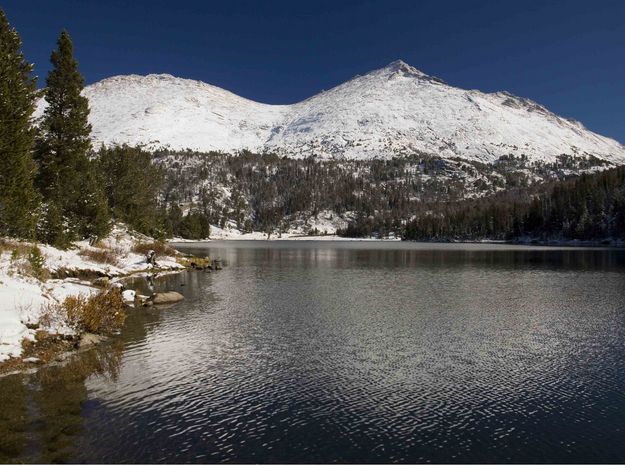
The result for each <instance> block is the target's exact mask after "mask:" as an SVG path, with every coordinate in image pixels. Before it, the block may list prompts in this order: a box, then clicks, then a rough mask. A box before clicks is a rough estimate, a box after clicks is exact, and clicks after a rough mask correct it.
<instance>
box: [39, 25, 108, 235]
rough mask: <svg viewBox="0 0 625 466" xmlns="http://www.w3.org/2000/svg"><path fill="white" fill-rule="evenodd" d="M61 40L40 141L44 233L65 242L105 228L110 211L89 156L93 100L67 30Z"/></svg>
mask: <svg viewBox="0 0 625 466" xmlns="http://www.w3.org/2000/svg"><path fill="white" fill-rule="evenodd" d="M57 45H58V48H57V49H56V50H55V51H54V52H52V57H51V59H50V60H51V62H52V66H53V68H52V70H51V71H50V73H49V74H48V77H47V80H46V84H47V87H46V90H45V98H46V101H47V103H48V106H47V107H46V109H45V112H44V116H43V119H42V121H41V126H40V128H41V137H40V139H39V140H38V144H37V151H36V155H37V160H38V161H39V176H38V179H37V181H38V184H39V187H40V189H41V191H42V193H43V195H44V199H45V200H46V205H45V215H44V222H43V228H42V237H43V238H42V239H44V240H45V241H48V242H50V243H53V244H56V245H59V246H65V245H67V244H68V243H69V242H70V241H73V240H75V239H79V238H85V237H88V236H91V237H97V236H101V235H103V234H105V233H106V232H107V231H108V224H109V215H108V207H107V205H106V198H105V196H104V193H103V191H102V189H101V188H100V187H99V186H98V183H97V177H96V176H95V169H94V163H93V162H92V161H91V160H90V158H89V154H90V152H91V142H90V140H89V135H90V134H91V125H89V123H88V117H89V103H88V101H87V98H85V97H83V96H81V95H80V93H81V91H82V89H83V87H84V79H83V77H82V75H81V74H80V72H79V71H78V63H77V62H76V59H75V58H74V50H73V45H72V41H71V39H70V37H69V34H68V33H67V32H66V31H63V32H62V33H61V35H60V37H59V40H58V42H57Z"/></svg>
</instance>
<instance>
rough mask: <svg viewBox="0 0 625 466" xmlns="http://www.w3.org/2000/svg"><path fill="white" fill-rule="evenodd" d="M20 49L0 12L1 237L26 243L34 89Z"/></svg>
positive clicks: (33, 200)
mask: <svg viewBox="0 0 625 466" xmlns="http://www.w3.org/2000/svg"><path fill="white" fill-rule="evenodd" d="M21 48H22V41H21V40H20V37H19V35H18V33H17V31H16V30H15V29H13V28H12V27H11V25H10V24H9V22H8V20H7V17H6V15H5V13H4V11H2V9H0V235H9V236H16V237H20V238H28V239H29V238H31V237H33V235H34V233H35V226H36V222H37V213H38V212H37V211H38V206H39V202H40V196H39V194H38V192H37V191H36V189H35V186H34V177H35V172H36V165H35V162H34V161H33V157H32V150H33V146H34V138H35V130H34V128H33V125H32V122H31V117H32V114H33V111H34V108H35V101H36V98H37V86H36V78H34V77H33V76H32V74H31V73H32V69H33V67H32V65H31V64H30V63H28V62H27V61H26V59H25V58H24V55H23V54H22V51H21Z"/></svg>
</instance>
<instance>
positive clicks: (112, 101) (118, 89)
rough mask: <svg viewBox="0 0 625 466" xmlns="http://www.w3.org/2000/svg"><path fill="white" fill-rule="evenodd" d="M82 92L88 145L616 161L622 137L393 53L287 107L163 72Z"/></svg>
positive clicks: (623, 153)
mask: <svg viewBox="0 0 625 466" xmlns="http://www.w3.org/2000/svg"><path fill="white" fill-rule="evenodd" d="M84 92H85V95H86V96H87V97H88V98H89V101H90V106H91V123H92V126H93V137H94V140H95V142H96V143H105V144H112V143H128V144H147V145H148V146H150V147H152V148H154V147H159V146H163V147H169V148H172V149H186V148H191V149H193V150H199V151H210V150H219V151H224V152H233V151H236V150H240V149H249V150H252V151H255V152H261V151H273V152H277V153H280V154H285V155H290V156H294V157H300V156H307V155H313V154H316V155H318V156H321V157H337V158H349V159H367V158H387V157H391V156H393V155H400V154H410V153H414V152H416V151H419V152H425V153H429V154H434V155H439V156H442V157H445V158H448V157H460V158H465V159H469V160H479V161H484V162H492V161H494V160H496V159H498V158H499V157H500V156H502V155H508V154H512V155H516V156H520V155H522V154H525V155H527V156H528V157H529V158H530V160H543V161H552V160H554V159H555V157H556V156H558V155H561V154H569V155H594V156H596V157H599V158H601V159H605V160H608V161H611V162H615V163H625V147H624V146H623V145H621V144H619V143H618V142H617V141H615V140H613V139H609V138H606V137H603V136H600V135H598V134H596V133H593V132H592V131H589V130H588V129H586V128H585V127H584V126H583V125H582V124H581V123H579V122H576V121H573V120H570V119H566V118H562V117H559V116H557V115H555V114H553V113H552V112H550V111H549V110H547V109H546V108H545V107H543V106H542V105H540V104H537V103H536V102H533V101H531V100H529V99H525V98H521V97H516V96H514V95H511V94H509V93H507V92H496V93H491V94H488V93H483V92H480V91H476V90H464V89H459V88H456V87H453V86H449V85H448V84H446V83H445V82H443V81H442V80H440V79H438V78H435V77H432V76H428V75H427V74H425V73H422V72H421V71H419V70H417V69H415V68H413V67H412V66H410V65H408V64H406V63H404V62H402V61H395V62H393V63H391V64H389V65H388V66H386V67H384V68H381V69H378V70H375V71H372V72H370V73H367V74H365V75H363V76H357V77H355V78H353V79H352V80H350V81H348V82H346V83H344V84H341V85H339V86H337V87H335V88H333V89H330V90H328V91H324V92H321V93H320V94H317V95H315V96H313V97H311V98H309V99H307V100H304V101H302V102H299V103H296V104H293V105H267V104H262V103H258V102H254V101H251V100H248V99H244V98H242V97H239V96H237V95H235V94H233V93H231V92H228V91H226V90H224V89H221V88H219V87H215V86H211V85H209V84H205V83H203V82H199V81H192V80H188V79H180V78H175V77H173V76H170V75H166V74H160V75H148V76H137V75H130V76H116V77H112V78H108V79H105V80H103V81H100V82H98V83H96V84H93V85H91V86H88V87H87V88H86V89H85V91H84Z"/></svg>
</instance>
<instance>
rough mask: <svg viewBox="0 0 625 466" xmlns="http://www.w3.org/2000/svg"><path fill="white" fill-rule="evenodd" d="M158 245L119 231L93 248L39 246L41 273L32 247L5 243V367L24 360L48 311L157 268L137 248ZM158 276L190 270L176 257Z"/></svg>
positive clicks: (1, 357)
mask: <svg viewBox="0 0 625 466" xmlns="http://www.w3.org/2000/svg"><path fill="white" fill-rule="evenodd" d="M153 241H154V240H153V239H152V238H149V237H147V236H144V235H140V234H137V233H134V232H130V231H128V230H127V229H126V228H125V227H123V226H120V225H117V226H115V228H114V229H113V230H112V232H111V233H110V234H109V235H108V236H107V237H106V238H104V239H103V240H101V241H100V242H99V243H98V244H97V247H95V246H90V245H89V244H88V242H86V241H81V242H77V243H75V245H74V247H73V248H70V249H68V250H60V249H57V248H54V247H52V246H47V245H38V246H37V247H38V249H39V251H40V253H41V260H40V262H41V263H40V270H33V266H32V263H33V257H32V256H31V255H30V254H31V251H32V250H33V246H35V245H34V244H32V243H26V242H21V241H17V240H12V239H8V238H4V239H2V238H0V362H2V361H5V360H7V359H9V358H12V357H19V356H20V355H21V354H22V341H23V340H25V339H26V340H31V341H33V340H34V338H35V330H34V328H35V327H37V324H38V322H39V319H40V317H41V316H42V313H43V311H44V310H45V308H46V307H47V306H48V305H51V304H54V303H60V302H62V301H63V300H64V299H65V298H66V297H68V296H72V295H79V294H81V295H91V294H93V293H95V292H97V291H98V288H97V287H95V286H94V284H93V283H92V281H90V280H89V279H95V278H97V277H107V278H109V279H111V281H113V282H114V281H115V280H118V279H120V278H122V277H126V276H128V275H132V274H136V273H139V272H143V271H150V270H152V269H154V266H152V265H151V264H148V263H147V262H146V258H145V255H144V254H141V253H139V252H136V251H135V250H134V249H136V245H137V244H149V243H152V242H153ZM157 264H158V266H157V267H158V270H181V269H184V268H185V267H184V266H183V265H181V264H179V263H178V262H177V261H176V258H175V257H173V256H159V257H158V258H157ZM44 330H50V331H53V332H55V333H62V334H63V333H70V334H71V332H72V330H71V329H70V328H67V327H58V326H57V327H55V328H51V329H44Z"/></svg>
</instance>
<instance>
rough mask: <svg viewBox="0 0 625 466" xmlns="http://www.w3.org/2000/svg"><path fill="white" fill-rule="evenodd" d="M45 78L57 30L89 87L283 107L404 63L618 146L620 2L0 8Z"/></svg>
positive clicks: (32, 4)
mask: <svg viewBox="0 0 625 466" xmlns="http://www.w3.org/2000/svg"><path fill="white" fill-rule="evenodd" d="M2 7H3V8H4V9H5V11H6V13H7V15H8V17H9V21H11V23H12V24H13V25H14V26H15V27H16V28H17V29H18V30H19V32H20V34H21V35H22V39H23V41H24V50H25V52H26V54H27V56H28V59H29V60H31V61H33V62H34V63H35V65H36V72H37V74H38V75H39V76H41V77H42V79H41V83H40V85H43V77H44V76H45V74H46V73H47V71H48V68H49V61H48V59H49V55H50V51H51V50H52V48H53V47H54V44H55V41H56V37H57V35H58V33H59V31H60V30H61V29H62V28H66V29H67V30H68V31H69V32H70V34H71V36H72V38H73V39H74V45H75V49H76V55H77V57H78V60H79V62H80V66H81V70H82V72H83V74H84V75H85V77H86V80H87V82H88V83H92V82H95V81H97V80H99V79H102V78H105V77H108V76H112V75H116V74H129V73H138V74H147V73H170V74H173V75H175V76H180V77H186V78H193V79H199V80H202V81H206V82H209V83H211V84H215V85H218V86H221V87H224V88H226V89H229V90H231V91H233V92H235V93H237V94H239V95H242V96H245V97H248V98H251V99H254V100H258V101H261V102H267V103H292V102H295V101H298V100H301V99H303V98H306V97H309V96H310V95H312V94H314V93H316V92H318V91H320V90H321V89H328V88H330V87H332V86H334V85H336V84H339V83H341V82H343V81H345V80H347V79H349V78H351V77H352V76H354V75H355V74H362V73H364V72H367V71H369V70H371V69H374V68H379V67H381V66H384V65H386V64H387V63H389V62H391V61H393V60H395V59H397V58H401V59H403V60H404V61H406V62H408V63H410V64H411V65H413V66H415V67H417V68H419V69H420V70H422V71H424V72H426V73H428V74H432V75H435V76H439V77H441V78H443V79H444V80H445V81H447V82H448V83H450V84H453V85H455V86H459V87H463V88H475V89H480V90H483V91H488V92H490V91H496V90H508V91H510V92H512V93H514V94H517V95H520V96H523V97H530V98H532V99H534V100H536V101H538V102H540V103H542V104H544V105H546V106H547V107H548V108H550V109H551V110H553V111H555V112H556V113H558V114H561V115H563V116H568V117H574V118H576V119H578V120H580V121H582V122H583V123H584V124H586V126H588V127H589V128H591V129H593V130H595V131H597V132H599V133H602V134H605V135H607V136H611V137H614V138H616V139H618V140H620V141H621V142H624V143H625V1H624V0H595V1H591V0H584V1H578V0H557V1H556V0H554V1H546V0H543V1H538V0H523V1H486V0H483V1H472V0H463V1H445V0H438V1H426V0H423V1H417V0H414V1H402V0H396V1H391V0H389V1H362V0H331V1H326V0H319V1H306V2H304V1H298V0H289V1H264V2H263V1H260V0H259V1H243V0H240V1H237V0H231V1H220V2H217V1H214V2H212V1H200V0H198V1H184V0H177V1H174V0H150V1H147V0H145V1H143V0H134V1H132V0H126V1H104V0H97V1H93V0H75V1H70V0H64V1H63V0H55V1H50V0H47V1H46V0H28V1H24V0H4V1H3V2H2Z"/></svg>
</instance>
